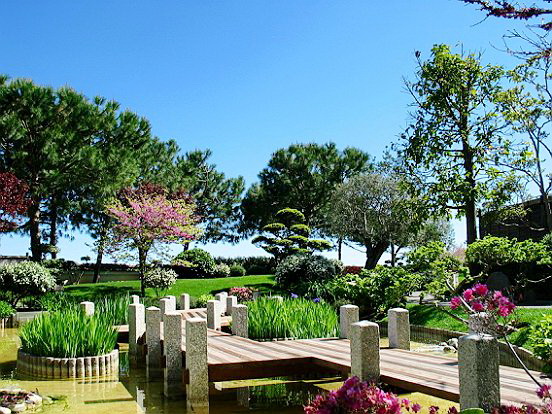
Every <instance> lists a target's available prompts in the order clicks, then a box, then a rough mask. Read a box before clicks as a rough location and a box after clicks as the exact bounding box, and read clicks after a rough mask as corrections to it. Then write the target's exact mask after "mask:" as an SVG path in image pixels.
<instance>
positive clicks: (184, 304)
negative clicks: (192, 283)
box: [180, 293, 190, 310]
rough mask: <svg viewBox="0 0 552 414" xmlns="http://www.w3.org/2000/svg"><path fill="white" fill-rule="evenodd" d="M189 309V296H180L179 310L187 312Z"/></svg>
mask: <svg viewBox="0 0 552 414" xmlns="http://www.w3.org/2000/svg"><path fill="white" fill-rule="evenodd" d="M189 309H190V295H188V294H187V293H182V294H181V295H180V310H189Z"/></svg>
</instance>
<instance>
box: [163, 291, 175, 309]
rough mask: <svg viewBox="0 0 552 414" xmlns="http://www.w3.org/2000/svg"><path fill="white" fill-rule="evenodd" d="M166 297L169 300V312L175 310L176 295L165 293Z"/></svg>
mask: <svg viewBox="0 0 552 414" xmlns="http://www.w3.org/2000/svg"><path fill="white" fill-rule="evenodd" d="M165 297H166V298H167V299H169V300H170V301H171V308H170V309H171V312H172V311H175V310H176V296H174V295H167V296H165Z"/></svg>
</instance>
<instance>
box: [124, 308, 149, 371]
mask: <svg viewBox="0 0 552 414" xmlns="http://www.w3.org/2000/svg"><path fill="white" fill-rule="evenodd" d="M145 333H146V312H145V307H144V305H142V304H141V303H135V304H131V305H128V355H129V359H130V361H131V362H132V363H135V362H136V361H137V360H138V358H139V349H138V342H139V341H140V340H141V338H142V337H143V336H144V334H145Z"/></svg>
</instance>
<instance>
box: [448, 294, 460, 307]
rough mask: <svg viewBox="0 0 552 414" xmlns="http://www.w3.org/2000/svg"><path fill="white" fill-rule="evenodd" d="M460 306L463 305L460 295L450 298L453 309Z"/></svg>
mask: <svg viewBox="0 0 552 414" xmlns="http://www.w3.org/2000/svg"><path fill="white" fill-rule="evenodd" d="M460 306H462V299H460V298H459V297H458V296H455V297H453V298H452V299H451V300H450V307H451V308H452V309H458V308H459V307H460Z"/></svg>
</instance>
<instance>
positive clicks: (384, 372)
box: [182, 330, 550, 404]
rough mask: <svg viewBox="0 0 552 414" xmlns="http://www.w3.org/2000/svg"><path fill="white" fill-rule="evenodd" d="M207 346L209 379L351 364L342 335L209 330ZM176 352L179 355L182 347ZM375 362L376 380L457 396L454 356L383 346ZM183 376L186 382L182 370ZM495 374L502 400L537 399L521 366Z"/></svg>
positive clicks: (344, 369)
mask: <svg viewBox="0 0 552 414" xmlns="http://www.w3.org/2000/svg"><path fill="white" fill-rule="evenodd" d="M207 344H208V346H207V359H208V369H209V380H210V381H228V380H240V379H251V378H266V377H276V376H289V375H293V374H300V373H305V372H306V371H307V372H308V371H313V370H316V369H317V368H318V369H325V370H332V371H338V372H341V373H343V374H348V373H349V372H350V367H351V361H350V343H349V340H347V339H308V340H307V339H305V340H290V341H273V342H257V341H253V340H250V339H247V338H242V337H238V336H233V335H229V334H226V333H222V332H218V331H213V330H209V331H208V338H207ZM182 351H183V355H184V356H185V352H186V349H185V346H183V349H182ZM183 360H185V358H183ZM380 366H381V380H382V382H384V383H386V384H389V385H393V386H396V387H399V388H402V389H405V390H408V391H417V392H423V393H426V394H429V395H433V396H436V397H440V398H445V399H448V400H451V401H458V400H459V385H458V362H457V360H456V359H453V358H448V357H442V356H435V355H429V354H423V353H419V352H412V351H405V350H399V349H386V348H384V349H381V351H380ZM534 374H535V375H536V376H537V377H538V376H539V375H540V374H539V373H536V372H535V373H534ZM183 378H184V381H185V382H186V381H187V374H186V372H185V369H184V370H183ZM500 378H501V395H502V401H503V403H514V404H523V403H532V404H535V403H538V402H539V400H538V398H537V397H536V395H535V390H536V386H535V384H534V383H533V382H532V381H531V380H530V378H529V377H528V376H527V374H526V373H525V372H523V370H521V369H516V368H509V367H500ZM546 381H548V382H550V380H546Z"/></svg>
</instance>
